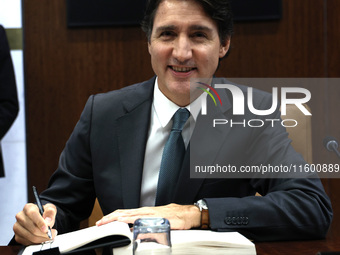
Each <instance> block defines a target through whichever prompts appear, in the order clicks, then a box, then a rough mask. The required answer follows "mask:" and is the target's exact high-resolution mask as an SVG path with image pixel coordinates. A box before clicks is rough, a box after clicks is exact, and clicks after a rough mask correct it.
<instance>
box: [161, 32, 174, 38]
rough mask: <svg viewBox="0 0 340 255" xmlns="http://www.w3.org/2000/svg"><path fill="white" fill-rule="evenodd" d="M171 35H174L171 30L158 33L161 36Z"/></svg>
mask: <svg viewBox="0 0 340 255" xmlns="http://www.w3.org/2000/svg"><path fill="white" fill-rule="evenodd" d="M173 35H174V32H171V31H164V32H162V33H161V34H160V36H161V37H170V36H173Z"/></svg>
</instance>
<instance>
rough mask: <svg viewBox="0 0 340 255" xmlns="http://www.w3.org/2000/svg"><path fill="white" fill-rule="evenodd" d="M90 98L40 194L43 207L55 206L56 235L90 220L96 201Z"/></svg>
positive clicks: (76, 227)
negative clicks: (54, 169) (55, 167)
mask: <svg viewBox="0 0 340 255" xmlns="http://www.w3.org/2000/svg"><path fill="white" fill-rule="evenodd" d="M93 98H94V96H91V97H90V98H89V99H88V101H87V103H86V105H85V108H84V110H83V112H82V114H81V117H80V119H79V121H78V123H77V125H76V126H75V128H74V130H73V132H72V134H71V136H70V138H69V140H68V141H67V143H66V146H65V148H64V150H63V152H62V153H61V155H60V159H59V165H58V169H57V170H56V171H55V172H54V174H53V175H52V177H51V179H50V181H49V184H48V188H47V189H46V190H45V191H43V192H42V193H41V199H42V201H43V203H44V204H46V203H53V204H54V205H56V206H57V217H56V224H55V226H54V228H56V229H57V230H58V232H59V233H65V232H69V231H73V230H76V229H78V228H79V223H80V221H82V220H84V219H86V218H88V217H89V215H90V214H91V212H92V208H93V205H94V201H95V191H94V185H93V174H92V160H91V150H90V133H91V118H92V104H93Z"/></svg>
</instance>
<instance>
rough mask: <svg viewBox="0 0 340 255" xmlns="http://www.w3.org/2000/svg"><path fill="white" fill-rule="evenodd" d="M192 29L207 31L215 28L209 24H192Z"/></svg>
mask: <svg viewBox="0 0 340 255" xmlns="http://www.w3.org/2000/svg"><path fill="white" fill-rule="evenodd" d="M190 29H191V30H199V31H205V32H211V31H212V30H213V29H212V28H210V27H207V26H202V25H192V26H190Z"/></svg>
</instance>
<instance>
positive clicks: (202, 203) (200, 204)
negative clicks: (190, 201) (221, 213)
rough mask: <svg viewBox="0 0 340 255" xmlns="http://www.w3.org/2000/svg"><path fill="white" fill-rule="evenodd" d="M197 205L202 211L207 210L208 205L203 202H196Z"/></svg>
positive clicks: (201, 200)
mask: <svg viewBox="0 0 340 255" xmlns="http://www.w3.org/2000/svg"><path fill="white" fill-rule="evenodd" d="M197 204H198V206H199V207H200V208H202V209H204V210H207V209H208V205H207V203H206V202H205V201H204V200H203V199H200V200H198V201H197Z"/></svg>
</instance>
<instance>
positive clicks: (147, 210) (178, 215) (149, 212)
mask: <svg viewBox="0 0 340 255" xmlns="http://www.w3.org/2000/svg"><path fill="white" fill-rule="evenodd" d="M145 217H162V218H166V219H168V220H169V221H170V225H171V229H190V228H194V227H199V226H200V224H201V212H200V210H199V209H198V208H197V207H196V206H195V205H178V204H169V205H164V206H156V207H142V208H138V209H125V210H116V211H114V212H112V213H110V214H108V215H106V216H104V217H103V218H102V219H101V220H99V221H97V223H96V225H97V226H100V225H103V224H106V223H109V222H111V221H122V222H126V223H134V221H135V220H136V219H139V218H145Z"/></svg>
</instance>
